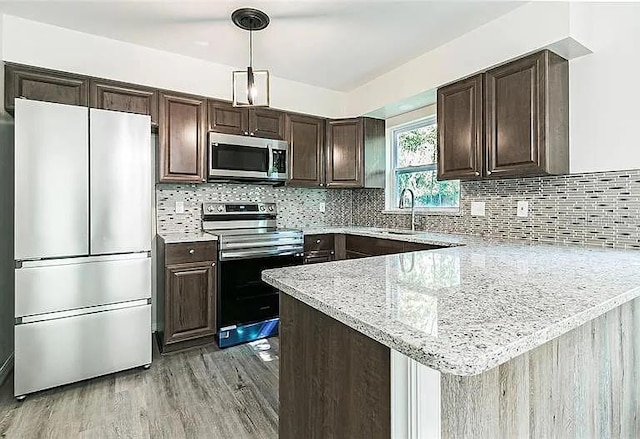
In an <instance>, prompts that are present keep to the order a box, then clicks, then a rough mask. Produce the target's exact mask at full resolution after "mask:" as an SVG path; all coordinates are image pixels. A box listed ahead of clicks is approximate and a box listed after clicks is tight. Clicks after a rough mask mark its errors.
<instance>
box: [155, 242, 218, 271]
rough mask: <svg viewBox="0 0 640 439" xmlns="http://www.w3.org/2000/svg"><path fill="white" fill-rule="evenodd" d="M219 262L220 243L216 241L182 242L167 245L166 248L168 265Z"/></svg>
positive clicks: (166, 262)
mask: <svg viewBox="0 0 640 439" xmlns="http://www.w3.org/2000/svg"><path fill="white" fill-rule="evenodd" d="M217 260H218V243H217V242H216V241H207V242H181V243H179V244H167V245H166V247H165V264H166V265H169V264H186V263H189V262H202V261H217Z"/></svg>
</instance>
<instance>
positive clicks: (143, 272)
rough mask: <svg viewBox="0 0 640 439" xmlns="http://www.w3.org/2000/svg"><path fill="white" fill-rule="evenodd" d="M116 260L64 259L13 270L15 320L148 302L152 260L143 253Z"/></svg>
mask: <svg viewBox="0 0 640 439" xmlns="http://www.w3.org/2000/svg"><path fill="white" fill-rule="evenodd" d="M112 258H113V257H112ZM119 258H121V259H110V260H109V259H108V258H105V259H107V260H100V258H87V259H85V258H80V259H73V260H69V259H64V260H59V261H46V263H40V264H41V265H39V266H35V267H34V266H29V265H27V264H25V266H24V267H23V268H19V269H16V270H15V280H16V286H15V294H16V301H15V317H24V316H29V315H34V314H45V313H51V312H58V311H65V310H70V309H77V308H86V307H89V306H97V305H104V304H107V303H116V302H124V301H129V300H136V299H148V298H150V297H151V258H150V257H148V255H147V254H146V253H140V254H136V255H129V256H121V257H119ZM36 264H37V263H36Z"/></svg>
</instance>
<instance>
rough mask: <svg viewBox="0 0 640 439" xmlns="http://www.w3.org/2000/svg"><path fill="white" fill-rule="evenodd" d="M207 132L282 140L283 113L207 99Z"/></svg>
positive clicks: (283, 128)
mask: <svg viewBox="0 0 640 439" xmlns="http://www.w3.org/2000/svg"><path fill="white" fill-rule="evenodd" d="M209 131H215V132H217V133H224V134H236V135H239V136H255V137H265V138H268V139H277V140H282V139H284V134H285V133H284V131H285V121H284V113H283V112H282V111H277V110H271V109H268V108H242V107H234V106H233V105H232V104H231V103H230V102H225V101H217V100H214V99H209Z"/></svg>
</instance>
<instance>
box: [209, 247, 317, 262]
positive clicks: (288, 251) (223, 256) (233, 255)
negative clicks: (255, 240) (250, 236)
mask: <svg viewBox="0 0 640 439" xmlns="http://www.w3.org/2000/svg"><path fill="white" fill-rule="evenodd" d="M290 255H295V256H303V255H304V247H303V246H301V245H288V246H281V247H271V248H263V249H250V250H241V251H239V250H229V251H224V250H223V251H221V252H220V260H221V261H229V260H232V259H256V258H260V257H265V256H267V257H268V256H290Z"/></svg>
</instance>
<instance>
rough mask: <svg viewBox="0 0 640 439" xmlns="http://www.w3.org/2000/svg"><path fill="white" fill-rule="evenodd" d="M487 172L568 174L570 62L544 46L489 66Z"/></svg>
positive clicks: (500, 173)
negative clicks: (530, 52)
mask: <svg viewBox="0 0 640 439" xmlns="http://www.w3.org/2000/svg"><path fill="white" fill-rule="evenodd" d="M485 82H486V84H485V87H486V99H485V123H486V151H487V155H486V157H487V162H486V166H485V171H486V175H487V176H492V177H507V176H509V177H511V176H519V175H541V174H562V173H567V172H569V130H568V127H569V111H568V110H569V63H568V61H567V60H566V59H564V58H562V57H560V56H558V55H556V54H555V53H553V52H550V51H548V50H545V51H542V52H539V53H536V54H533V55H530V56H527V57H524V58H522V59H519V60H517V61H513V62H510V63H508V64H505V65H503V66H500V67H497V68H495V69H492V70H489V71H488V72H487V73H486V79H485Z"/></svg>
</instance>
